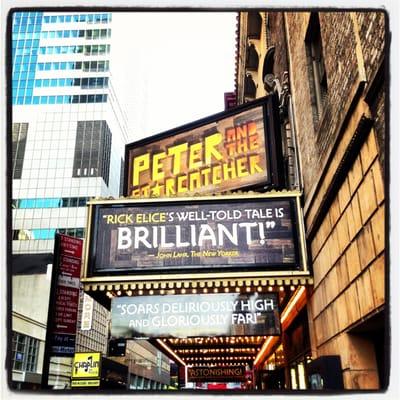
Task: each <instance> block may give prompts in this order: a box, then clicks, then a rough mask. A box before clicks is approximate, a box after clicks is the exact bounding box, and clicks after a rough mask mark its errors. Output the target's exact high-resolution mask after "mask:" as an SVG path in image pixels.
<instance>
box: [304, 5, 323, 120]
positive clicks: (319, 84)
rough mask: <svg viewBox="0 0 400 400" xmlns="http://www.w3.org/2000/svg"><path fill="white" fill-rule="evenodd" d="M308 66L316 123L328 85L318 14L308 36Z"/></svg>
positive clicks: (313, 17) (315, 14) (312, 16)
mask: <svg viewBox="0 0 400 400" xmlns="http://www.w3.org/2000/svg"><path fill="white" fill-rule="evenodd" d="M306 53H307V61H308V62H307V64H308V72H309V80H310V89H311V102H312V106H313V114H314V121H315V122H318V120H319V119H320V118H321V115H322V112H323V110H324V108H325V104H326V100H327V93H328V84H327V78H326V70H325V63H324V54H323V47H322V37H321V27H320V23H319V16H318V13H312V14H311V17H310V22H309V26H308V29H307V35H306Z"/></svg>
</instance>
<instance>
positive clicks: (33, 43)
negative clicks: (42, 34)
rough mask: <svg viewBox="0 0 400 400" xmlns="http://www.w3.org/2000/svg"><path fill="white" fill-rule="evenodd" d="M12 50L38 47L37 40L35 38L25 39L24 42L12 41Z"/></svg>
mask: <svg viewBox="0 0 400 400" xmlns="http://www.w3.org/2000/svg"><path fill="white" fill-rule="evenodd" d="M11 44H12V48H13V49H23V48H26V47H29V48H31V47H34V48H36V47H39V39H35V38H33V39H32V38H29V39H25V40H22V39H21V40H13V41H12V43H11Z"/></svg>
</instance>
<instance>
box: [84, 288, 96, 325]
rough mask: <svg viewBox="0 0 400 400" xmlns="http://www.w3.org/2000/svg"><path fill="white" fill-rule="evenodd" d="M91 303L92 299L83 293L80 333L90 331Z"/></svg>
mask: <svg viewBox="0 0 400 400" xmlns="http://www.w3.org/2000/svg"><path fill="white" fill-rule="evenodd" d="M93 303H94V300H93V298H92V297H90V296H89V295H87V294H86V293H83V302H82V320H81V331H90V330H91V329H92V318H93Z"/></svg>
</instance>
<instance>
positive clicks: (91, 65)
mask: <svg viewBox="0 0 400 400" xmlns="http://www.w3.org/2000/svg"><path fill="white" fill-rule="evenodd" d="M109 64H110V63H109V61H108V60H107V61H106V60H105V61H84V62H81V61H61V62H46V63H37V70H38V71H56V70H60V69H61V70H67V69H83V70H84V71H100V72H103V71H108V70H109ZM17 65H18V64H16V65H15V67H17ZM16 70H17V69H16Z"/></svg>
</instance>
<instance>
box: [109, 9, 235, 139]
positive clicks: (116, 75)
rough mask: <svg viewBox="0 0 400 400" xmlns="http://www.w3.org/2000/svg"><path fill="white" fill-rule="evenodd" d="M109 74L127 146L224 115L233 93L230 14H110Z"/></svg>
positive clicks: (232, 13) (232, 20)
mask: <svg viewBox="0 0 400 400" xmlns="http://www.w3.org/2000/svg"><path fill="white" fill-rule="evenodd" d="M112 29H113V31H112V35H113V42H112V46H111V61H110V70H111V73H112V81H113V84H114V86H115V88H116V92H117V93H118V94H119V98H120V101H121V103H123V105H124V106H125V107H126V110H127V116H128V121H129V131H130V141H136V140H138V139H140V138H143V137H146V136H151V135H154V134H156V133H160V132H163V131H166V130H168V129H171V128H176V127H178V126H181V125H183V124H185V123H188V122H192V121H195V120H197V119H200V118H203V117H206V116H208V115H212V114H215V113H217V112H220V111H223V109H224V92H230V91H233V90H234V78H235V75H234V74H235V30H236V13H235V12H229V13H226V12H208V13H207V12H129V13H122V12H121V13H114V14H113V25H112Z"/></svg>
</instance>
